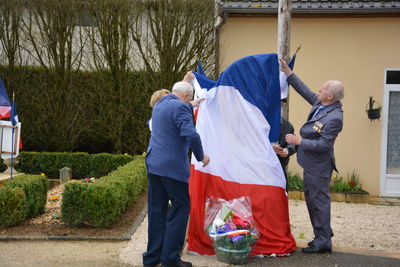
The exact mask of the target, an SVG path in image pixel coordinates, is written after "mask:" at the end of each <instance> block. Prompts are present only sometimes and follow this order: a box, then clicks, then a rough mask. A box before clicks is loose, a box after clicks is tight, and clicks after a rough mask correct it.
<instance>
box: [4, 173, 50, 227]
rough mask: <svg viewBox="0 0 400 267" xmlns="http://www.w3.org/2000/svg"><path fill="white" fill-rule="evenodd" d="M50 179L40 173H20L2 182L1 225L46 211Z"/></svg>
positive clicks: (5, 225)
mask: <svg viewBox="0 0 400 267" xmlns="http://www.w3.org/2000/svg"><path fill="white" fill-rule="evenodd" d="M47 189H48V181H47V179H46V177H44V176H40V175H29V174H25V175H20V176H17V177H15V178H14V179H12V180H6V181H3V182H2V188H1V189H0V215H1V219H0V226H1V227H7V226H11V225H14V224H16V223H18V222H20V221H22V220H24V219H26V218H33V217H36V216H38V215H39V214H42V213H43V212H44V211H45V206H46V199H47Z"/></svg>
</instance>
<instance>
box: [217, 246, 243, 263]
mask: <svg viewBox="0 0 400 267" xmlns="http://www.w3.org/2000/svg"><path fill="white" fill-rule="evenodd" d="M250 252H251V247H246V248H243V249H242V250H237V249H230V248H223V247H215V255H217V260H219V261H220V262H225V263H228V264H233V265H244V264H246V261H247V258H248V256H249V254H250Z"/></svg>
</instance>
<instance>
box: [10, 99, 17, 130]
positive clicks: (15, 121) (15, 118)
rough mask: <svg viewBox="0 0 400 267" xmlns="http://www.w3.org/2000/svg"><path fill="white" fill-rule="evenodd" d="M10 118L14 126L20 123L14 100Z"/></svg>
mask: <svg viewBox="0 0 400 267" xmlns="http://www.w3.org/2000/svg"><path fill="white" fill-rule="evenodd" d="M10 120H11V123H12V125H13V126H15V125H16V124H17V123H18V115H17V109H16V107H15V102H13V103H12V105H11V114H10Z"/></svg>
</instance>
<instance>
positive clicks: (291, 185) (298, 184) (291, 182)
mask: <svg viewBox="0 0 400 267" xmlns="http://www.w3.org/2000/svg"><path fill="white" fill-rule="evenodd" d="M303 188H304V181H303V179H302V178H301V176H300V174H298V173H294V174H293V173H290V172H289V175H288V190H303Z"/></svg>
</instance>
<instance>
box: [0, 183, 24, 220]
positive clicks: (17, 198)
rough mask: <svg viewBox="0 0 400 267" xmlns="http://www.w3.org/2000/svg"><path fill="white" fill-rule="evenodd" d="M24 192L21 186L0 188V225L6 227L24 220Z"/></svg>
mask: <svg viewBox="0 0 400 267" xmlns="http://www.w3.org/2000/svg"><path fill="white" fill-rule="evenodd" d="M26 210H27V208H26V205H25V193H24V190H22V189H21V188H9V187H4V188H0V227H8V226H12V225H15V224H17V223H18V222H20V221H22V220H24V218H25V215H26Z"/></svg>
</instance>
